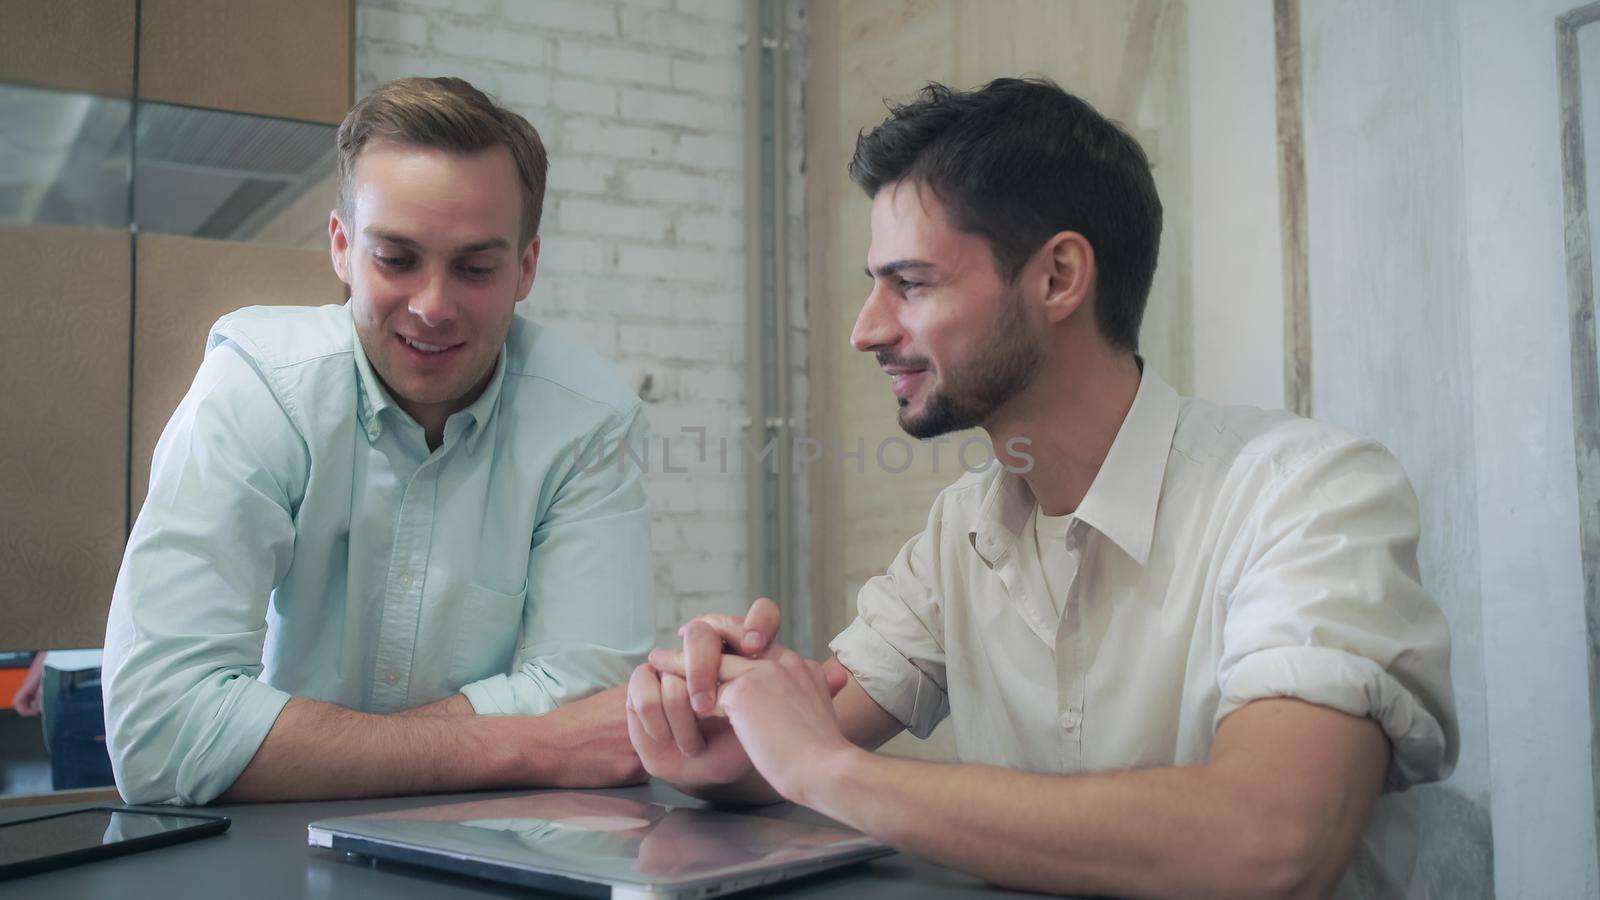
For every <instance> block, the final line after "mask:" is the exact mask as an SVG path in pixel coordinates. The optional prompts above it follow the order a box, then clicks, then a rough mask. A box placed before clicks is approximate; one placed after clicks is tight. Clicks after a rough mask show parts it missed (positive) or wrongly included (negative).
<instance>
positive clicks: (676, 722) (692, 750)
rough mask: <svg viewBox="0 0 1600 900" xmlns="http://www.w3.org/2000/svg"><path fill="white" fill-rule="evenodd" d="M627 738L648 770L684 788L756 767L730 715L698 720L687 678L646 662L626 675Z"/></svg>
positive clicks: (727, 780)
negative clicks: (746, 752)
mask: <svg viewBox="0 0 1600 900" xmlns="http://www.w3.org/2000/svg"><path fill="white" fill-rule="evenodd" d="M628 738H629V740H630V741H632V743H633V749H634V751H635V752H637V753H638V754H639V760H640V762H642V763H643V764H644V768H645V771H647V772H649V773H650V774H651V775H654V776H655V777H657V778H660V779H661V780H663V781H665V782H667V783H669V784H672V785H674V786H676V787H678V788H679V789H681V790H690V791H693V790H697V789H702V788H707V787H713V786H718V785H726V784H733V783H734V782H736V781H739V780H740V779H742V778H744V777H745V776H747V775H749V774H750V772H751V770H752V769H753V768H754V767H753V766H752V765H751V764H750V758H749V757H748V756H746V755H745V752H744V748H743V747H741V746H739V739H738V738H737V737H736V736H735V735H734V733H733V728H732V726H730V725H729V724H728V720H727V719H724V718H711V719H705V720H702V721H696V719H695V713H694V710H693V709H691V708H690V706H689V690H688V686H687V684H686V683H685V682H684V680H683V678H682V677H681V676H678V675H658V674H657V673H656V670H655V669H652V668H651V667H650V665H649V664H648V663H646V664H645V665H641V666H639V667H638V668H637V669H634V670H633V677H632V678H631V679H629V681H628Z"/></svg>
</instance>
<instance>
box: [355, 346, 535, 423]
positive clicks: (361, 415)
mask: <svg viewBox="0 0 1600 900" xmlns="http://www.w3.org/2000/svg"><path fill="white" fill-rule="evenodd" d="M354 330H355V322H354V320H352V321H351V331H352V335H351V340H352V341H353V342H354V344H355V358H356V380H357V382H358V384H357V391H356V416H357V418H358V419H359V420H360V422H361V429H362V430H363V431H365V432H366V435H367V440H368V441H376V440H377V439H378V438H379V437H380V436H382V435H383V419H382V418H381V417H380V416H379V414H380V413H382V412H383V411H384V410H386V409H393V410H394V411H395V412H396V413H397V414H404V410H402V409H400V406H399V404H397V403H396V402H395V401H394V398H393V397H392V396H391V395H390V394H389V391H388V389H387V388H385V387H384V386H383V382H382V381H380V380H379V379H378V373H377V372H375V371H373V368H372V361H371V360H370V359H368V358H367V351H366V349H365V348H364V347H362V346H361V341H360V340H357V339H356V338H355V335H354ZM505 380H506V350H505V348H504V347H502V348H501V349H500V356H499V358H498V359H497V360H496V361H495V365H494V375H493V377H491V378H490V379H489V384H488V386H487V387H485V388H484V389H483V393H482V394H479V395H478V399H476V400H474V401H472V403H471V404H470V405H468V406H467V407H466V408H465V409H463V410H461V411H460V412H457V413H455V414H454V415H452V416H451V417H450V419H449V421H447V422H446V423H445V438H446V440H451V439H453V438H454V437H455V436H456V435H457V434H459V433H460V432H461V430H462V429H465V431H466V436H465V441H466V449H467V452H468V453H472V452H474V451H475V450H476V449H477V446H478V437H479V436H480V435H482V434H483V432H484V430H485V429H486V428H487V427H488V424H489V419H490V418H492V417H493V416H494V411H495V409H496V407H497V406H498V405H499V401H500V388H501V386H502V385H503V384H504V383H505Z"/></svg>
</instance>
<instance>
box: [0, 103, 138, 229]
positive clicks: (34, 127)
mask: <svg viewBox="0 0 1600 900" xmlns="http://www.w3.org/2000/svg"><path fill="white" fill-rule="evenodd" d="M131 106H132V104H130V103H129V101H127V100H117V99H112V98H108V97H99V96H95V95H93V94H82V93H76V92H72V91H57V90H50V89H46V88H35V87H24V86H21V85H11V84H0V223H7V224H14V225H67V226H73V227H78V228H103V229H117V230H123V229H126V228H127V225H128V165H129V152H128V151H129V142H128V118H129V111H130V109H131Z"/></svg>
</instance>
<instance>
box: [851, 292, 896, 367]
mask: <svg viewBox="0 0 1600 900" xmlns="http://www.w3.org/2000/svg"><path fill="white" fill-rule="evenodd" d="M883 294H884V291H883V290H882V289H881V288H879V287H877V286H874V287H873V288H872V291H871V292H869V293H868V294H867V299H866V301H865V302H863V303H862V304H861V312H860V314H859V315H857V316H856V324H855V327H854V328H852V329H850V346H852V347H854V348H855V349H857V350H859V351H861V352H863V353H867V352H871V351H873V350H877V349H878V348H880V347H891V346H894V345H895V344H897V343H899V342H900V325H899V323H898V322H896V321H895V318H894V315H893V313H892V312H891V311H890V310H889V309H888V307H887V304H886V303H885V302H884V299H885V298H884V297H883Z"/></svg>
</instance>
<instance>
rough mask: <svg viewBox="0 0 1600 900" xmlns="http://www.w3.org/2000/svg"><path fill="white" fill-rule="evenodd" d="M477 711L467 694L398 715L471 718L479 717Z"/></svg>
mask: <svg viewBox="0 0 1600 900" xmlns="http://www.w3.org/2000/svg"><path fill="white" fill-rule="evenodd" d="M477 712H478V711H477V710H475V709H473V708H472V701H471V700H468V699H467V695H466V694H451V695H450V696H448V697H446V698H444V699H443V700H435V701H434V702H432V703H429V704H428V705H426V706H419V707H417V708H416V709H408V710H406V711H404V712H400V713H396V714H395V715H400V716H471V715H477Z"/></svg>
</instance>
